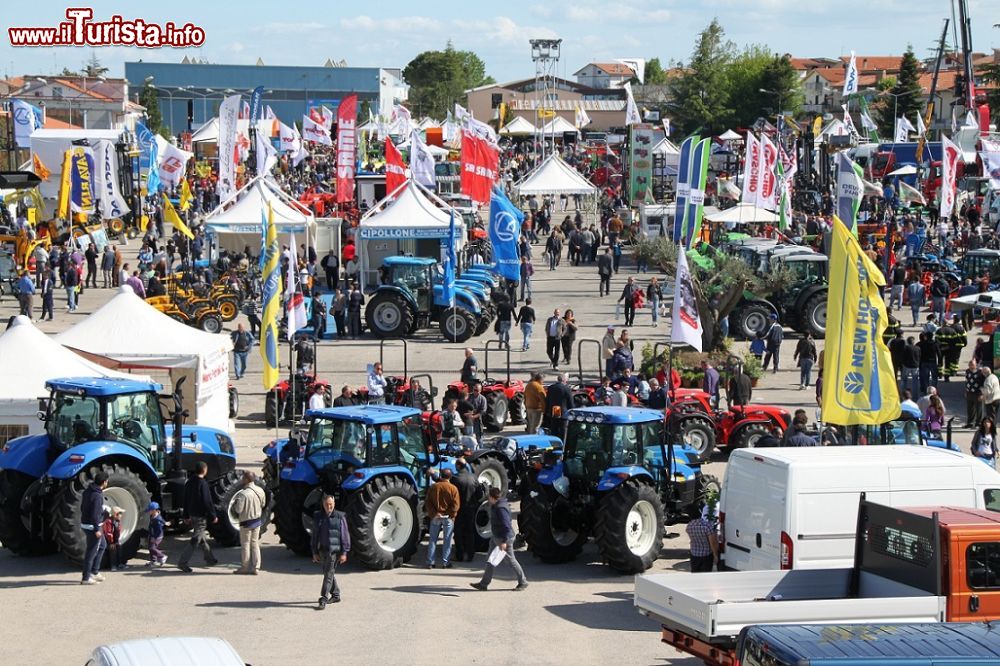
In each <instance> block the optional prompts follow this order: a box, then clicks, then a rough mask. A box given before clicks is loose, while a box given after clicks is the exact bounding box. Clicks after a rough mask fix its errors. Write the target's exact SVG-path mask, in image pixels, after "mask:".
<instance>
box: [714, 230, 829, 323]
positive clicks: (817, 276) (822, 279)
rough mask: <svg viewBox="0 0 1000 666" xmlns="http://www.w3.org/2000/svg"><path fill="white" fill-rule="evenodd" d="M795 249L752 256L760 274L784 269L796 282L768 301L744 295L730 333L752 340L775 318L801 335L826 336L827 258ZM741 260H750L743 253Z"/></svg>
mask: <svg viewBox="0 0 1000 666" xmlns="http://www.w3.org/2000/svg"><path fill="white" fill-rule="evenodd" d="M792 247H793V248H794V249H792V248H785V247H780V248H768V249H763V248H761V249H760V250H759V251H758V252H750V255H751V256H750V260H752V261H753V264H752V265H753V268H754V269H755V270H756V271H757V272H765V271H773V270H776V269H778V268H779V267H781V268H786V269H788V270H790V271H791V272H792V274H793V275H794V279H793V281H792V283H791V284H789V285H788V286H787V287H785V288H784V289H781V290H779V291H777V292H774V293H772V294H770V295H769V297H767V298H763V297H760V296H758V295H756V294H754V293H752V292H750V291H746V292H744V294H743V299H742V300H741V301H740V302H739V304H738V305H737V306H736V308H735V309H734V310H733V312H732V313H731V314H730V315H729V321H730V329H731V330H733V331H735V332H736V333H738V334H739V335H741V336H742V337H743V338H745V339H747V340H750V339H753V338H755V337H756V336H757V333H759V332H762V331H766V330H767V328H768V326H769V322H770V318H771V315H772V314H773V315H776V316H777V318H778V322H779V323H780V324H781V325H782V326H788V327H789V328H792V329H793V330H795V331H798V332H799V333H805V332H807V331H808V332H809V333H811V334H812V335H813V337H814V338H817V339H819V338H824V337H825V336H826V294H827V261H828V260H827V257H826V255H824V254H820V253H818V252H813V251H812V250H809V249H808V248H802V247H799V246H792ZM743 250H744V252H745V251H746V248H743ZM740 256H741V257H743V258H744V259H746V258H747V257H746V256H744V254H743V253H742V252H741V253H740Z"/></svg>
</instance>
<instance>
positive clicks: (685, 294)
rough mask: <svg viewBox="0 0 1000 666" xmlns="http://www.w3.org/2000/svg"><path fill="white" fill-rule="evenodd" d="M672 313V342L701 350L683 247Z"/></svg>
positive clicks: (680, 254) (697, 319)
mask: <svg viewBox="0 0 1000 666" xmlns="http://www.w3.org/2000/svg"><path fill="white" fill-rule="evenodd" d="M705 141H711V139H705ZM671 314H672V316H671V318H670V319H671V324H670V342H671V343H672V344H681V345H691V346H692V347H694V348H695V349H696V350H698V351H701V348H702V344H701V341H702V332H703V331H702V328H701V316H700V315H699V314H698V300H697V298H696V297H695V294H694V283H693V282H692V281H691V272H690V271H689V270H688V263H687V255H686V254H685V253H684V248H683V247H680V248H678V249H677V275H676V276H675V277H674V307H673V311H672V313H671Z"/></svg>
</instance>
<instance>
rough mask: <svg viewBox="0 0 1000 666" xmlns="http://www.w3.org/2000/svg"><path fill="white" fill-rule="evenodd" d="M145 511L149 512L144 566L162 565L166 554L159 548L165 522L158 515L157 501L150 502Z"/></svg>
mask: <svg viewBox="0 0 1000 666" xmlns="http://www.w3.org/2000/svg"><path fill="white" fill-rule="evenodd" d="M146 511H148V512H149V562H148V563H147V564H146V566H147V567H151V566H153V565H154V564H156V566H159V567H162V566H163V565H164V564H165V563H166V561H167V554H166V553H164V552H163V551H162V550H160V544H161V543H162V542H163V532H164V530H165V529H166V526H167V523H166V521H164V520H163V516H161V515H160V505H159V504H158V503H156V502H150V503H149V506H148V507H146Z"/></svg>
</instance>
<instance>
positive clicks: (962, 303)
mask: <svg viewBox="0 0 1000 666" xmlns="http://www.w3.org/2000/svg"><path fill="white" fill-rule="evenodd" d="M949 303H951V308H952V310H955V311H957V312H962V311H963V310H972V309H974V308H980V309H983V310H1000V291H987V292H985V293H982V294H971V295H969V296H957V297H955V298H953V299H951V300H950V301H949ZM0 340H2V338H0Z"/></svg>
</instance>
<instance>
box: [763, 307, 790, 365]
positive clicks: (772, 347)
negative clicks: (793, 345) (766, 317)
mask: <svg viewBox="0 0 1000 666" xmlns="http://www.w3.org/2000/svg"><path fill="white" fill-rule="evenodd" d="M757 335H760V336H761V337H762V338H764V348H765V350H766V351H765V352H764V363H763V366H764V367H763V369H764V370H767V366H768V364H769V363H770V362H771V359H772V358H773V359H774V373H775V374H777V372H778V358H779V357H780V356H781V343H782V341H784V339H785V332H784V330H782V328H781V324H779V323H778V315H776V314H774V313H771V323H770V325H769V326H768V328H767V330H766V332H764V333H763V334H761V333H758V334H757Z"/></svg>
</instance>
